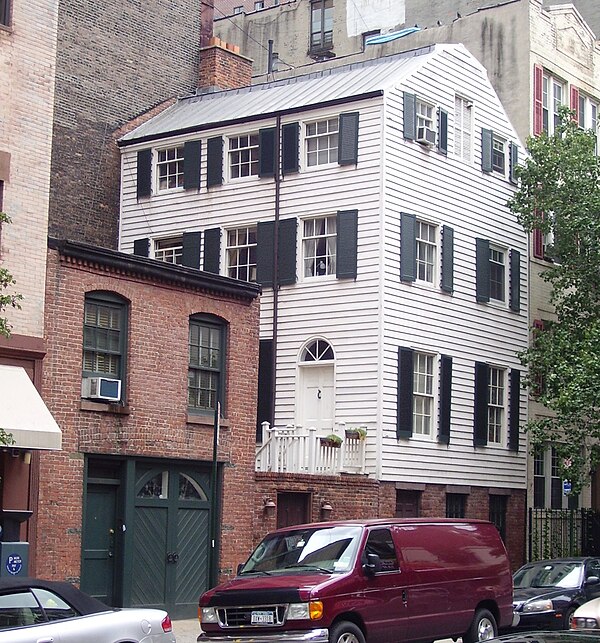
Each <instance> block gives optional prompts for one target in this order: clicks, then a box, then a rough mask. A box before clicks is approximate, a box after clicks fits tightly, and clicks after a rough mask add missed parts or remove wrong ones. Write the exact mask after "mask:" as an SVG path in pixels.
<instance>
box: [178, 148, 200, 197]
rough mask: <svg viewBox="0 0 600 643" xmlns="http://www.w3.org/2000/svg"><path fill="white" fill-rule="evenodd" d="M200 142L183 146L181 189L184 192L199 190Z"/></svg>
mask: <svg viewBox="0 0 600 643" xmlns="http://www.w3.org/2000/svg"><path fill="white" fill-rule="evenodd" d="M201 154H202V142H201V141H187V142H186V143H184V145H183V187H184V189H185V190H199V189H200V155H201Z"/></svg>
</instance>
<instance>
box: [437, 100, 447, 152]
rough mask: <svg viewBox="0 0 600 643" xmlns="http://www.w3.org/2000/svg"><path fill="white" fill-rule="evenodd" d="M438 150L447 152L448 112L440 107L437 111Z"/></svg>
mask: <svg viewBox="0 0 600 643" xmlns="http://www.w3.org/2000/svg"><path fill="white" fill-rule="evenodd" d="M437 143H438V152H441V153H442V154H448V112H447V111H445V110H443V109H440V110H439V112H438V141H437Z"/></svg>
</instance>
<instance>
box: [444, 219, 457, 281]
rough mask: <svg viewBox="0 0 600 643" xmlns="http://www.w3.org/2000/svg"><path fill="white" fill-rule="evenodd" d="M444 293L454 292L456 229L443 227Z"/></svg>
mask: <svg viewBox="0 0 600 643" xmlns="http://www.w3.org/2000/svg"><path fill="white" fill-rule="evenodd" d="M441 288H442V290H443V291H444V292H453V291H454V228H451V227H450V226H447V225H445V226H442V283H441Z"/></svg>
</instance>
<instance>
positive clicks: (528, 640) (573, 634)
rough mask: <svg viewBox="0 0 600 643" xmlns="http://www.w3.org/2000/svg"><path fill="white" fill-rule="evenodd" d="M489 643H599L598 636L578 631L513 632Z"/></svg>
mask: <svg viewBox="0 0 600 643" xmlns="http://www.w3.org/2000/svg"><path fill="white" fill-rule="evenodd" d="M487 643H598V634H594V633H592V632H583V631H582V632H580V631H576V630H549V631H547V630H540V631H535V632H512V633H510V634H504V635H502V636H499V637H498V638H495V639H490V640H489V641H488V642H487Z"/></svg>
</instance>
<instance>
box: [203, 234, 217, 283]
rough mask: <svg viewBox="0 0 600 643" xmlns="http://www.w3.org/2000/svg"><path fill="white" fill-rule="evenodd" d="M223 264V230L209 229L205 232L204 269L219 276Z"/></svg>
mask: <svg viewBox="0 0 600 643" xmlns="http://www.w3.org/2000/svg"><path fill="white" fill-rule="evenodd" d="M220 264H221V228H209V229H208V230H205V231H204V258H203V262H202V269H203V270H205V271H206V272H212V273H214V274H215V275H218V274H219V270H220Z"/></svg>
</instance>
